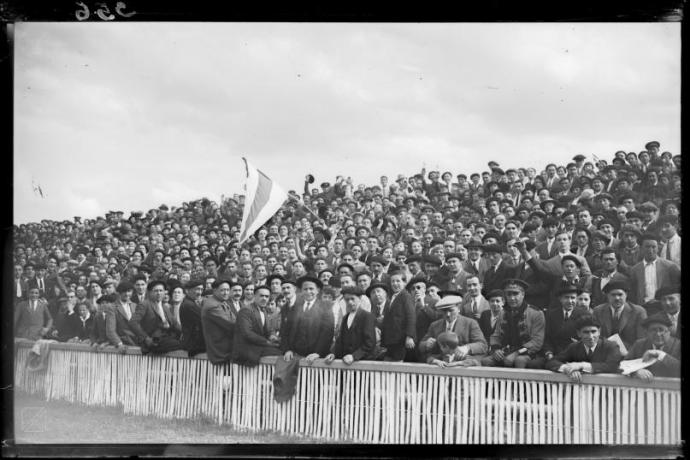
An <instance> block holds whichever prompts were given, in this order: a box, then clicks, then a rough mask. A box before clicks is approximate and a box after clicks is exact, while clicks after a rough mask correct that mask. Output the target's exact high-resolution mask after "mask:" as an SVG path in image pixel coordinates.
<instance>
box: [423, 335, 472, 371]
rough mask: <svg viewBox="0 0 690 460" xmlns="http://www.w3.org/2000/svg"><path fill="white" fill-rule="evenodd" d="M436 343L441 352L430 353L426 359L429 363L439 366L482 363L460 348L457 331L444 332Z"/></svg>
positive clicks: (467, 365)
mask: <svg viewBox="0 0 690 460" xmlns="http://www.w3.org/2000/svg"><path fill="white" fill-rule="evenodd" d="M436 343H437V344H438V346H439V349H440V350H441V352H440V353H434V354H431V355H429V357H428V358H427V361H426V362H427V363H428V364H436V365H437V366H438V367H456V366H462V367H469V366H481V365H482V364H481V362H480V361H479V359H477V358H473V357H471V356H464V355H463V352H462V350H460V341H459V339H458V335H457V334H456V333H455V332H442V333H441V334H440V335H439V336H438V337H437V339H436ZM458 356H461V358H458Z"/></svg>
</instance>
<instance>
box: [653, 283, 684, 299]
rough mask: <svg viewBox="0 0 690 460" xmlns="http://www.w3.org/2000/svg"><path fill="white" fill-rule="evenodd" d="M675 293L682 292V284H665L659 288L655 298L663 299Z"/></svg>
mask: <svg viewBox="0 0 690 460" xmlns="http://www.w3.org/2000/svg"><path fill="white" fill-rule="evenodd" d="M673 294H680V285H675V286H664V287H662V288H660V289H657V291H656V293H655V294H654V298H655V299H656V300H661V299H662V298H663V297H666V296H667V295H673Z"/></svg>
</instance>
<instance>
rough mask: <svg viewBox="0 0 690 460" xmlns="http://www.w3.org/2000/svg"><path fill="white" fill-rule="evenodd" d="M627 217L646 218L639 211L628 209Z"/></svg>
mask: <svg viewBox="0 0 690 460" xmlns="http://www.w3.org/2000/svg"><path fill="white" fill-rule="evenodd" d="M625 217H626V219H644V216H643V215H642V213H641V212H639V211H628V212H626V213H625Z"/></svg>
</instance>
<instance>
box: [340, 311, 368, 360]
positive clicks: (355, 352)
mask: <svg viewBox="0 0 690 460" xmlns="http://www.w3.org/2000/svg"><path fill="white" fill-rule="evenodd" d="M347 317H348V315H345V316H343V320H342V322H341V323H340V334H339V335H338V338H337V339H336V341H335V345H334V346H333V354H334V355H335V357H336V358H339V359H340V358H342V357H343V356H345V355H352V357H353V358H354V360H355V361H359V360H362V359H374V348H375V347H376V331H375V330H374V329H375V326H374V324H375V322H376V321H375V319H374V315H372V314H371V313H369V312H367V311H364V310H362V309H361V308H360V309H358V310H357V311H356V312H355V317H354V319H353V320H352V326H351V327H349V328H348V327H347Z"/></svg>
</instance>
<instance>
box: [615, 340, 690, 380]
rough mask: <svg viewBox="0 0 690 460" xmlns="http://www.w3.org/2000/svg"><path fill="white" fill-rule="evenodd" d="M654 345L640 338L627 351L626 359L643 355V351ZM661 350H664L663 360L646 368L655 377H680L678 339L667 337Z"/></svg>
mask: <svg viewBox="0 0 690 460" xmlns="http://www.w3.org/2000/svg"><path fill="white" fill-rule="evenodd" d="M653 348H654V347H653V346H652V342H651V341H650V340H648V339H646V338H644V339H640V340H638V341H637V342H635V343H634V344H633V346H632V347H631V348H630V350H629V351H628V355H627V356H626V357H625V358H626V359H637V358H641V357H642V355H644V352H645V351H647V350H651V349H653ZM663 350H664V351H665V352H666V357H664V359H663V361H657V362H655V363H654V364H652V365H651V366H649V367H648V368H647V370H648V371H649V372H651V373H652V374H654V375H655V376H656V377H676V378H679V377H680V350H681V348H680V340H678V339H676V338H674V337H669V339H668V340H667V341H666V344H665V345H664V348H663Z"/></svg>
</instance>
